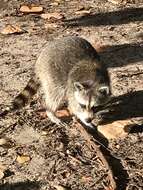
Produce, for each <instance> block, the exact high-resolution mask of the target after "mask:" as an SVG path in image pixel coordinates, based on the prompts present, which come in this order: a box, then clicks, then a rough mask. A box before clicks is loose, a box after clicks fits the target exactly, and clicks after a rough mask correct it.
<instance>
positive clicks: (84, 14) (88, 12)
mask: <svg viewBox="0 0 143 190" xmlns="http://www.w3.org/2000/svg"><path fill="white" fill-rule="evenodd" d="M75 14H76V15H80V16H86V15H90V14H91V11H90V10H80V11H76V12H75Z"/></svg>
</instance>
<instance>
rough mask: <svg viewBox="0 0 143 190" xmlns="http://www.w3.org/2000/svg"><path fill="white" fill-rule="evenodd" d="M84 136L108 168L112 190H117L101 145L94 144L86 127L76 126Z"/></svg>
mask: <svg viewBox="0 0 143 190" xmlns="http://www.w3.org/2000/svg"><path fill="white" fill-rule="evenodd" d="M74 126H75V127H76V128H77V129H78V130H79V131H80V133H81V134H82V136H83V137H84V139H85V140H86V141H87V145H88V146H89V148H90V149H92V150H93V149H94V150H95V151H96V153H97V156H98V157H99V159H100V160H101V162H102V163H103V165H104V166H105V167H106V168H107V172H108V180H109V182H110V188H111V189H112V190H116V182H115V180H114V177H113V172H112V169H111V167H110V166H109V164H108V162H107V160H106V158H105V157H104V155H103V153H102V152H101V150H100V145H98V144H97V143H96V142H94V141H93V140H92V138H91V136H90V134H89V133H88V132H87V131H86V130H85V129H84V127H82V125H81V124H79V123H78V124H76V125H74Z"/></svg>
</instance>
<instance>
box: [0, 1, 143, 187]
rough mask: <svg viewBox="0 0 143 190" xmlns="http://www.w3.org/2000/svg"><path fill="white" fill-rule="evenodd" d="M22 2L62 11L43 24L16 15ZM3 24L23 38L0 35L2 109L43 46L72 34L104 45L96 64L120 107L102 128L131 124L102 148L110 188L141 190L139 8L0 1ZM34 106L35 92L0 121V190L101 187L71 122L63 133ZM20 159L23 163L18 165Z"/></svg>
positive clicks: (142, 45) (142, 17)
mask: <svg viewBox="0 0 143 190" xmlns="http://www.w3.org/2000/svg"><path fill="white" fill-rule="evenodd" d="M28 2H32V3H36V4H37V5H40V6H42V7H43V8H44V13H61V14H62V15H64V18H63V19H61V20H56V19H52V20H46V19H43V18H41V14H22V13H21V12H20V11H19V8H20V6H21V5H23V4H26V3H28ZM82 10H86V11H87V13H82V14H85V15H84V16H82V15H80V14H81V12H82ZM76 11H79V13H76ZM88 11H90V13H89V12H88ZM51 23H52V24H51ZM8 24H9V25H13V26H15V25H18V26H20V27H21V28H22V29H23V30H24V33H22V34H11V35H4V34H0V110H1V111H2V110H3V109H5V108H6V107H7V106H8V105H10V102H11V101H12V100H13V98H14V97H15V96H16V95H17V94H18V93H19V92H20V91H21V90H22V89H23V88H24V86H25V85H26V83H27V81H28V80H29V78H30V75H31V73H32V68H33V65H34V63H35V61H36V59H37V57H38V55H39V53H40V50H41V48H42V47H43V45H44V44H45V43H46V42H47V41H48V40H52V39H54V38H60V37H62V36H67V35H76V36H82V37H84V38H86V39H87V40H89V41H90V42H91V43H92V44H93V46H95V47H96V46H97V47H99V46H103V47H106V48H105V49H104V48H103V51H102V52H100V54H101V59H102V61H103V62H105V64H107V65H108V68H109V72H110V77H111V86H112V93H113V96H115V97H117V99H120V100H121V105H119V106H116V109H115V110H114V111H111V112H110V113H108V114H107V115H106V114H105V115H104V118H103V121H102V122H103V123H104V122H106V123H111V122H112V121H116V120H118V119H120V120H126V119H130V120H132V121H134V122H135V126H134V127H133V129H132V130H131V132H130V134H129V135H128V136H127V137H126V138H124V139H122V138H117V139H116V140H114V141H110V142H108V147H109V148H110V149H111V150H112V152H113V153H114V154H115V155H116V156H118V159H117V160H116V162H114V159H112V158H109V159H108V160H109V162H110V164H111V165H112V167H113V170H114V171H115V172H116V176H117V177H115V178H116V180H117V189H119V190H125V189H127V190H142V189H143V133H142V132H143V124H142V123H143V3H134V2H132V3H121V4H114V3H112V2H109V1H106V0H96V1H95V0H73V1H70V0H55V1H54V0H53V1H50V0H41V1H40V2H39V1H38V0H37V1H34V0H33V1H22V0H19V1H16V0H11V1H8V0H4V1H0V30H1V31H2V30H3V29H4V28H5V27H6V25H8ZM40 108H41V103H40V93H38V95H36V96H35V97H34V99H33V100H32V102H31V104H30V105H29V106H28V107H26V108H24V109H22V110H20V111H17V112H16V113H10V114H8V115H6V116H3V117H0V138H4V139H7V143H6V144H5V145H0V173H2V174H0V190H54V189H57V190H60V188H63V190H64V188H65V190H66V189H71V190H103V189H105V185H104V184H105V183H107V179H106V176H107V170H106V168H105V167H104V166H103V165H102V164H101V162H100V161H99V159H98V158H97V156H96V152H94V151H91V150H90V149H89V147H88V146H87V144H86V142H85V140H84V138H83V137H82V136H81V135H80V133H79V132H78V131H77V130H76V129H75V128H74V127H73V126H72V120H70V121H69V128H61V127H60V126H56V125H54V124H53V123H51V122H50V121H49V120H48V118H44V117H42V116H41V113H39V112H38V111H37V110H39V109H40ZM70 124H71V125H70ZM22 156H25V157H24V158H25V161H23V163H21V162H20V161H19V159H18V158H21V157H22ZM24 158H23V159H24ZM26 159H27V160H26ZM3 167H4V168H5V169H4V172H2V168H3ZM1 175H3V176H1ZM58 185H59V186H58ZM61 186H62V187H61ZM107 189H108V190H111V189H109V188H107Z"/></svg>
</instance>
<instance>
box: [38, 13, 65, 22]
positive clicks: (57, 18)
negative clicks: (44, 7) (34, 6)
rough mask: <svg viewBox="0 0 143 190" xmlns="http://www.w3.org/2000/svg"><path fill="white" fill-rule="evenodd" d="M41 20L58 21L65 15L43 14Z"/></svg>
mask: <svg viewBox="0 0 143 190" xmlns="http://www.w3.org/2000/svg"><path fill="white" fill-rule="evenodd" d="M41 18H43V19H47V20H50V19H56V20H61V19H63V18H64V15H63V14H61V13H56V12H55V13H43V14H41Z"/></svg>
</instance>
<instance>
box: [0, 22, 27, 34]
mask: <svg viewBox="0 0 143 190" xmlns="http://www.w3.org/2000/svg"><path fill="white" fill-rule="evenodd" d="M24 32H25V31H24V30H22V29H21V28H20V27H19V26H17V25H15V26H14V25H10V24H9V25H7V26H6V27H5V28H4V29H3V30H2V31H1V33H2V34H21V33H24Z"/></svg>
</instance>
